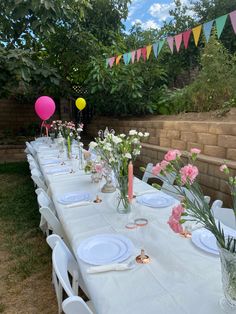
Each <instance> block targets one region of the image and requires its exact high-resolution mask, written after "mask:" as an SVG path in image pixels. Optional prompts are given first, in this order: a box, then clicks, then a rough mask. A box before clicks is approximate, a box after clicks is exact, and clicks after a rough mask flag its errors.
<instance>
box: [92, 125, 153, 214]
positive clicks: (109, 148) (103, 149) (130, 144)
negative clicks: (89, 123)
mask: <svg viewBox="0 0 236 314" xmlns="http://www.w3.org/2000/svg"><path fill="white" fill-rule="evenodd" d="M147 136H149V134H148V133H144V134H143V133H142V132H137V131H136V130H130V131H129V134H128V135H126V134H118V135H115V134H114V132H112V133H110V132H108V131H106V134H104V136H103V137H98V138H96V141H95V142H91V143H90V148H91V149H94V150H95V151H96V152H97V154H98V155H100V156H101V159H102V160H103V161H104V162H105V163H106V164H107V165H109V166H110V167H111V169H112V170H113V172H114V175H115V178H116V182H117V188H118V190H119V196H118V205H117V211H118V212H119V213H128V212H129V211H130V202H129V199H128V165H129V162H130V161H134V160H135V158H136V157H137V156H138V155H139V154H140V151H141V142H140V141H141V139H142V138H144V137H147Z"/></svg>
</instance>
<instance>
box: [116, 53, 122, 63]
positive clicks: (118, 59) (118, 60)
mask: <svg viewBox="0 0 236 314" xmlns="http://www.w3.org/2000/svg"><path fill="white" fill-rule="evenodd" d="M121 57H122V55H119V56H117V57H116V65H118V64H119V63H120V59H121Z"/></svg>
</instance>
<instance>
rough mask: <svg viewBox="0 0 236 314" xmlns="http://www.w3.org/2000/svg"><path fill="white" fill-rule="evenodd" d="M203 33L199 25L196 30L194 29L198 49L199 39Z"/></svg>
mask: <svg viewBox="0 0 236 314" xmlns="http://www.w3.org/2000/svg"><path fill="white" fill-rule="evenodd" d="M201 31H202V25H199V26H197V27H194V28H193V29H192V32H193V38H194V42H195V45H196V47H197V45H198V42H199V38H200V35H201Z"/></svg>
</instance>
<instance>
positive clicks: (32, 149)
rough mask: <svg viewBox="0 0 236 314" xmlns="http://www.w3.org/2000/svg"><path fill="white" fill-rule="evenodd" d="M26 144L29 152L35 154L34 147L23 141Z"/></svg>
mask: <svg viewBox="0 0 236 314" xmlns="http://www.w3.org/2000/svg"><path fill="white" fill-rule="evenodd" d="M25 144H26V146H27V149H28V150H29V152H30V154H31V155H32V156H33V157H35V155H36V151H35V149H34V148H33V146H32V145H31V144H30V143H29V142H25Z"/></svg>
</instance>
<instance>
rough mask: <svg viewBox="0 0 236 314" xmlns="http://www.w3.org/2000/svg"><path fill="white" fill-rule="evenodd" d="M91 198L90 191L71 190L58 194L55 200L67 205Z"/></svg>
mask: <svg viewBox="0 0 236 314" xmlns="http://www.w3.org/2000/svg"><path fill="white" fill-rule="evenodd" d="M90 199H91V195H90V193H87V192H71V193H66V194H63V195H60V196H59V197H58V198H57V201H58V202H59V203H61V204H64V205H68V204H73V203H77V202H83V201H89V200H90Z"/></svg>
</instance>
